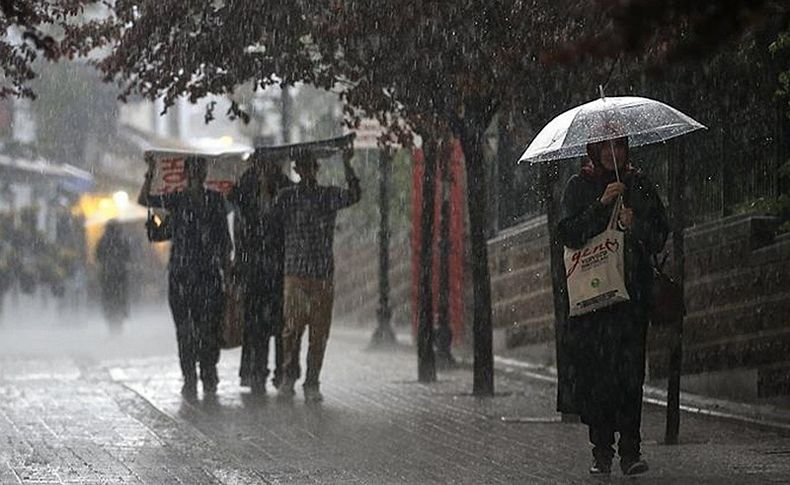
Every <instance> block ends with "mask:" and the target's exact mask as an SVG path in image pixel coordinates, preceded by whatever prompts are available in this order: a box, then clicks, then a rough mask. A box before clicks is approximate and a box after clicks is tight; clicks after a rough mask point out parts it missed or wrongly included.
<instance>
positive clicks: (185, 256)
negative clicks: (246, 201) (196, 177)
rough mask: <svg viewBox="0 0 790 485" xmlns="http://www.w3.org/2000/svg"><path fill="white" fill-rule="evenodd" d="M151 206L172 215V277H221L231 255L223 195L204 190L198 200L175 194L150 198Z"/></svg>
mask: <svg viewBox="0 0 790 485" xmlns="http://www.w3.org/2000/svg"><path fill="white" fill-rule="evenodd" d="M148 203H149V206H150V207H161V208H164V209H167V211H168V212H169V213H170V224H172V228H173V237H172V239H171V241H172V246H171V248H170V263H169V268H170V272H171V273H180V272H182V271H187V272H191V273H198V274H199V273H205V272H208V273H218V272H219V271H220V270H221V269H222V268H223V266H224V265H225V263H226V261H227V259H228V256H229V255H230V249H231V239H230V233H229V232H228V220H227V209H226V206H225V200H224V198H223V197H222V194H220V193H219V192H215V191H213V190H209V189H206V188H204V189H202V190H201V193H200V194H199V195H198V196H196V197H193V196H191V195H189V194H187V193H186V192H173V193H170V194H164V195H161V196H151V197H150V198H149V200H148Z"/></svg>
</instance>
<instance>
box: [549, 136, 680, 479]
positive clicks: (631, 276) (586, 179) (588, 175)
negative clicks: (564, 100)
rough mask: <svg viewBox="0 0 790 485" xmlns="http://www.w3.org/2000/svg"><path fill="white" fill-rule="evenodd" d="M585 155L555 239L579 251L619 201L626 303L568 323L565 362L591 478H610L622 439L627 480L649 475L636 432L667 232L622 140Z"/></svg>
mask: <svg viewBox="0 0 790 485" xmlns="http://www.w3.org/2000/svg"><path fill="white" fill-rule="evenodd" d="M587 154H588V158H587V160H586V163H585V164H584V165H583V166H582V169H581V172H580V173H579V174H578V175H574V176H573V177H571V178H570V180H569V181H568V184H567V186H566V189H565V195H564V197H563V211H564V213H563V218H562V220H561V221H560V222H559V227H558V237H559V240H560V242H561V243H562V244H563V245H565V246H566V247H569V248H573V249H579V248H581V247H583V246H584V245H585V243H587V241H588V240H589V239H590V238H592V237H594V236H596V235H598V234H600V233H602V232H603V231H604V230H605V229H606V227H607V224H608V222H609V219H610V216H611V214H612V210H613V209H614V207H615V204H616V202H617V200H618V198H619V197H621V196H622V198H623V199H622V200H623V208H622V210H621V212H620V215H619V221H618V225H619V227H620V229H622V230H624V232H625V250H624V259H625V271H626V274H625V279H626V288H627V290H628V295H629V296H630V301H627V302H623V303H617V304H614V305H612V306H609V307H605V308H602V309H599V310H597V311H593V312H591V313H586V314H583V315H579V316H575V317H571V318H570V319H569V322H568V346H569V347H568V348H567V349H566V355H568V356H570V359H571V360H572V361H573V362H572V364H573V365H572V368H573V369H574V372H575V378H574V379H573V385H574V399H573V400H574V405H575V406H576V408H577V410H578V413H579V415H580V416H581V420H582V422H583V423H585V424H587V425H588V427H589V437H590V441H591V443H592V445H593V450H592V451H593V458H594V461H593V465H592V467H591V469H590V473H593V474H608V473H610V471H611V465H612V459H613V457H614V449H613V445H614V442H615V433H619V435H620V439H619V443H618V453H619V455H620V467H621V469H622V471H623V473H624V474H626V475H636V474H640V473H644V472H646V471H647V470H648V465H647V463H646V462H645V461H644V460H643V459H642V456H641V449H640V445H641V434H640V428H641V414H642V385H643V384H644V380H645V338H646V333H647V325H648V306H649V304H650V302H649V298H650V293H651V285H652V278H653V273H652V267H651V264H650V257H651V256H652V255H654V254H657V253H659V252H661V251H662V249H663V247H664V243H665V241H666V238H667V234H668V232H669V227H668V224H667V218H666V213H665V209H664V206H663V204H662V202H661V199H660V198H659V196H658V193H657V191H656V188H655V186H654V185H653V184H652V183H651V182H650V181H649V180H648V179H647V178H646V177H645V176H644V175H642V174H641V173H640V172H639V171H638V170H636V169H635V168H634V167H633V166H632V165H631V164H630V163H629V158H628V155H629V152H628V139H627V138H625V137H623V138H618V139H616V140H612V141H609V140H606V141H602V142H598V143H591V144H589V145H587ZM615 161H616V163H617V167H618V171H619V179H618V177H617V176H616V173H615Z"/></svg>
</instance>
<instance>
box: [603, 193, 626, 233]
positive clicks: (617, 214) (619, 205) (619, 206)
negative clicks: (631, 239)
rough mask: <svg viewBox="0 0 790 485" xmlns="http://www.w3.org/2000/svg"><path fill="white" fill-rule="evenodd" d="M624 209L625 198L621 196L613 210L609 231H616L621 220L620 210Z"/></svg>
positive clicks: (608, 226)
mask: <svg viewBox="0 0 790 485" xmlns="http://www.w3.org/2000/svg"><path fill="white" fill-rule="evenodd" d="M622 208H623V196H622V195H620V196H618V197H617V200H616V201H615V203H614V207H613V208H612V215H611V216H610V217H609V224H608V225H607V226H606V228H607V229H610V230H614V229H617V221H618V219H620V209H622Z"/></svg>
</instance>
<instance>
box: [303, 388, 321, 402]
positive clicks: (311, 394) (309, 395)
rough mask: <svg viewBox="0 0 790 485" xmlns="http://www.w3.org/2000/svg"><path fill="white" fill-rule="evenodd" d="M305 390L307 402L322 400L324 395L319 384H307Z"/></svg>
mask: <svg viewBox="0 0 790 485" xmlns="http://www.w3.org/2000/svg"><path fill="white" fill-rule="evenodd" d="M302 390H303V391H304V400H305V401H307V402H321V401H323V400H324V396H323V395H322V394H321V390H320V389H319V388H318V386H306V387H304V388H303V389H302Z"/></svg>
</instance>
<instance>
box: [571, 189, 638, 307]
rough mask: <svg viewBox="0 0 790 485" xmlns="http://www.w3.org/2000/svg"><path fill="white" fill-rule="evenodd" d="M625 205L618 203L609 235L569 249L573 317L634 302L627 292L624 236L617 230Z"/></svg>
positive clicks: (604, 232)
mask: <svg viewBox="0 0 790 485" xmlns="http://www.w3.org/2000/svg"><path fill="white" fill-rule="evenodd" d="M621 205H622V202H621V199H618V201H617V203H615V207H614V210H613V211H612V216H611V218H610V219H609V224H608V225H607V226H606V230H605V231H603V232H602V233H600V234H598V235H597V236H595V237H594V238H592V239H590V240H589V241H587V244H585V245H584V247H582V248H580V249H571V248H568V247H566V248H565V275H566V279H567V282H568V299H569V300H570V316H572V317H575V316H577V315H583V314H585V313H590V312H593V311H595V310H598V309H599V308H605V307H608V306H611V305H614V304H615V303H619V302H623V301H628V300H629V299H630V297H629V296H628V291H627V290H626V288H625V262H624V258H623V252H624V249H625V244H624V242H625V241H624V238H623V236H624V234H623V232H622V231H619V230H617V219H618V216H619V214H620V207H621Z"/></svg>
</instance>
